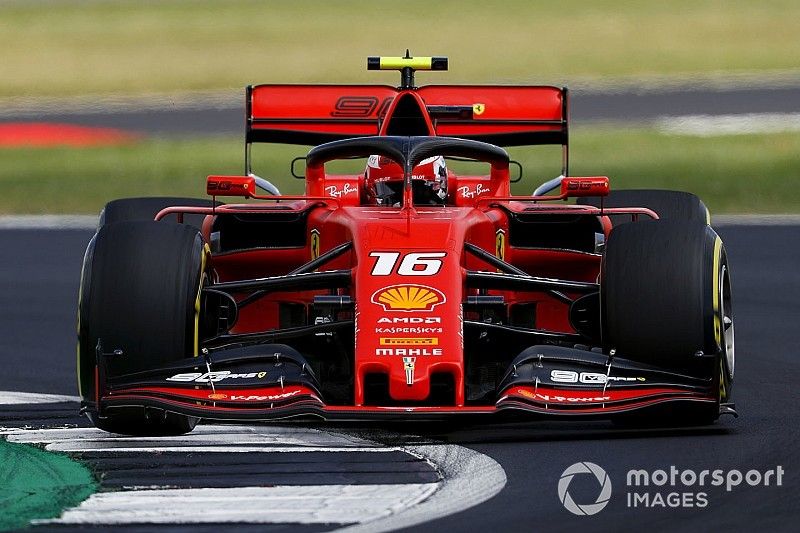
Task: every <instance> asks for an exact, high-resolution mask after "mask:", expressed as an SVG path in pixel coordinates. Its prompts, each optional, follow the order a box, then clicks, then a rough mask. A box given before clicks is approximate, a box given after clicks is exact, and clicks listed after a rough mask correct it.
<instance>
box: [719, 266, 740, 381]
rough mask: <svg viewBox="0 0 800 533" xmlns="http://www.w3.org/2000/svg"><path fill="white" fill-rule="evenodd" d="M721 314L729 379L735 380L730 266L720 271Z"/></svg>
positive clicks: (723, 347) (723, 348)
mask: <svg viewBox="0 0 800 533" xmlns="http://www.w3.org/2000/svg"><path fill="white" fill-rule="evenodd" d="M720 287H722V291H721V294H720V314H721V315H722V343H721V344H722V346H720V347H721V348H722V350H723V355H724V356H725V361H726V363H727V366H728V377H729V378H730V379H733V372H734V366H735V363H736V344H735V334H734V327H733V312H732V311H733V310H732V306H731V282H730V278H729V277H728V266H727V265H722V268H721V269H720Z"/></svg>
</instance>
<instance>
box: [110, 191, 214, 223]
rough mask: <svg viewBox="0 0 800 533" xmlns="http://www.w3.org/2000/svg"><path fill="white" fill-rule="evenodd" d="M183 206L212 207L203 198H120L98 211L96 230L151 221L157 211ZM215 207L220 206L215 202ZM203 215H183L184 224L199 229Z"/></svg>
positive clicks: (210, 202) (174, 218)
mask: <svg viewBox="0 0 800 533" xmlns="http://www.w3.org/2000/svg"><path fill="white" fill-rule="evenodd" d="M177 205H185V206H190V207H212V206H213V205H214V203H213V202H212V201H211V200H208V199H203V198H178V197H169V196H154V197H146V198H120V199H119V200H112V201H110V202H108V203H107V204H106V206H105V207H104V208H103V210H102V211H100V221H99V222H98V229H99V228H102V227H103V226H105V225H106V224H113V223H115V222H126V221H134V220H142V221H144V220H153V219H154V218H155V216H156V215H157V214H158V212H159V211H161V210H162V209H164V208H165V207H171V206H177ZM217 205H220V203H219V202H217ZM204 218H205V215H184V217H183V219H184V220H183V221H184V223H186V224H188V225H190V226H194V227H195V228H200V226H201V225H202V224H203V219H204ZM169 219H170V220H173V221H174V220H176V216H175V215H171V216H170V218H169Z"/></svg>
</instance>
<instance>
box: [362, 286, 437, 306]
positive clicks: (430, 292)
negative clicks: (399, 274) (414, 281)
mask: <svg viewBox="0 0 800 533" xmlns="http://www.w3.org/2000/svg"><path fill="white" fill-rule="evenodd" d="M371 301H372V303H374V304H378V305H380V306H382V307H383V310H384V311H432V310H433V308H434V307H436V306H437V305H439V304H441V303H444V302H446V301H447V299H446V298H445V296H444V294H443V293H442V291H440V290H439V289H434V288H433V287H426V286H425V285H392V286H391V287H384V288H383V289H379V290H377V291H375V293H373V295H372V299H371Z"/></svg>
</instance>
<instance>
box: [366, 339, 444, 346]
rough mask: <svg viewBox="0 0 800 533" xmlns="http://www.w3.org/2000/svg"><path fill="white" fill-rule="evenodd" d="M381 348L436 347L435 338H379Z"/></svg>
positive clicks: (437, 340) (437, 341)
mask: <svg viewBox="0 0 800 533" xmlns="http://www.w3.org/2000/svg"><path fill="white" fill-rule="evenodd" d="M380 342H381V346H438V345H439V339H437V338H436V337H381V338H380Z"/></svg>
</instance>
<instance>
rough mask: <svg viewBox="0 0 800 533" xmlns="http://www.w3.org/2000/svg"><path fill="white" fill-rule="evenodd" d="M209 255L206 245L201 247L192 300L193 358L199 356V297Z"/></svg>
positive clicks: (209, 250) (208, 248)
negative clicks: (197, 277) (198, 269)
mask: <svg viewBox="0 0 800 533" xmlns="http://www.w3.org/2000/svg"><path fill="white" fill-rule="evenodd" d="M210 255H211V248H210V247H209V246H208V243H205V244H204V245H203V254H202V255H201V256H200V283H199V284H198V286H197V297H196V298H195V299H194V356H195V357H197V356H198V355H200V296H201V294H202V293H203V280H204V279H205V275H206V260H207V258H208V256H210Z"/></svg>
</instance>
